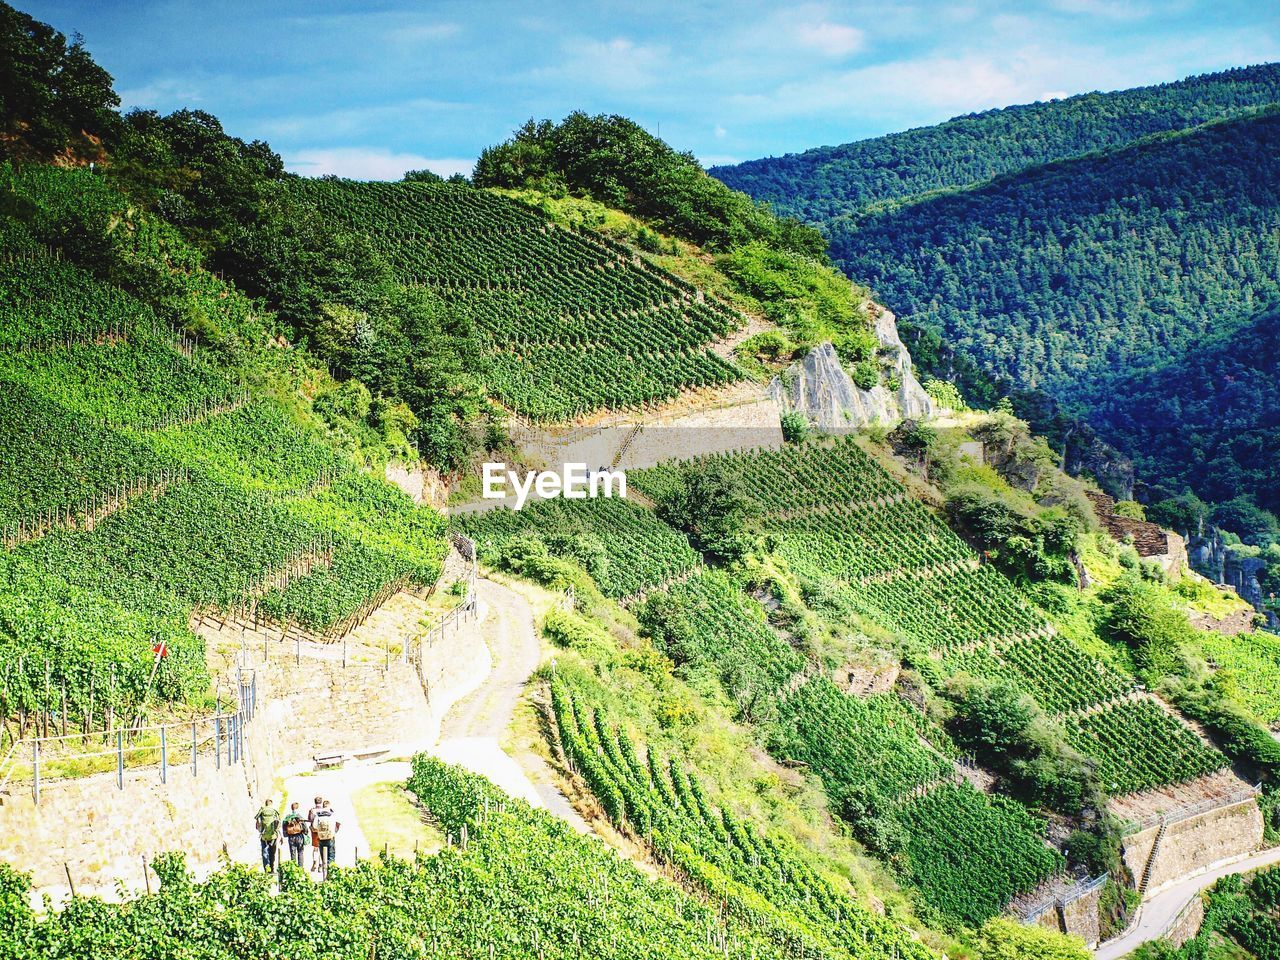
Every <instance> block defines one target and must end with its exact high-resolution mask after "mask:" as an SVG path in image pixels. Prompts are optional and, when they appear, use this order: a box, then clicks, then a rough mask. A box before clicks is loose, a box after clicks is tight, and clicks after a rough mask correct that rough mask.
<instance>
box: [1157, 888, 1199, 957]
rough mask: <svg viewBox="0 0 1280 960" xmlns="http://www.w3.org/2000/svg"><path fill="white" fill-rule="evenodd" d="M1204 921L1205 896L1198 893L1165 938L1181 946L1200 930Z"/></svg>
mask: <svg viewBox="0 0 1280 960" xmlns="http://www.w3.org/2000/svg"><path fill="white" fill-rule="evenodd" d="M1202 923H1204V897H1202V896H1200V895H1199V894H1197V895H1196V896H1195V897H1193V898H1192V899H1191V902H1190V903H1188V904H1187V905H1186V906H1185V907H1183V908H1182V912H1181V913H1180V914H1178V917H1177V919H1176V920H1174V921H1173V925H1172V926H1171V927H1169V930H1168V932H1166V933H1165V935H1164V939H1165V940H1168V941H1170V942H1171V943H1173V945H1174V946H1176V947H1180V946H1182V945H1183V944H1184V943H1186V942H1187V941H1188V940H1190V939H1191V938H1192V937H1194V936H1195V935H1196V934H1197V933H1199V932H1200V925H1201V924H1202Z"/></svg>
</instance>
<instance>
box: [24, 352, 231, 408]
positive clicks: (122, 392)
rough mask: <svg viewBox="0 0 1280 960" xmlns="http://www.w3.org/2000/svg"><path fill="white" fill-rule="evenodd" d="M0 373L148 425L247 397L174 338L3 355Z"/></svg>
mask: <svg viewBox="0 0 1280 960" xmlns="http://www.w3.org/2000/svg"><path fill="white" fill-rule="evenodd" d="M0 377H5V378H7V379H11V380H22V381H23V382H24V383H26V384H28V385H30V386H31V387H33V388H36V389H40V390H44V391H47V392H48V393H51V394H57V396H58V398H59V401H60V402H61V403H63V404H64V405H66V406H67V407H69V408H71V409H72V410H74V411H76V412H77V413H80V414H83V415H84V416H85V417H86V418H87V419H89V420H94V421H98V422H101V423H105V424H109V425H111V426H122V427H139V428H143V429H145V428H148V427H155V426H160V425H162V424H164V423H165V422H166V421H169V420H174V419H179V420H180V419H194V417H185V418H184V417H182V416H181V413H182V411H184V410H189V411H198V410H211V409H217V408H219V407H222V406H229V405H231V404H232V403H233V402H234V401H235V400H236V398H238V397H239V396H240V395H241V394H240V390H239V388H238V387H237V386H236V385H234V384H232V383H231V382H230V381H229V380H228V379H227V377H226V375H225V374H223V373H222V372H221V371H218V370H215V369H213V368H212V367H210V366H208V365H207V364H205V363H203V362H202V361H200V360H196V359H192V358H189V357H186V356H184V355H183V354H182V353H180V352H179V351H178V350H176V349H174V347H173V345H172V343H171V342H170V340H169V338H168V337H167V336H166V337H164V338H162V339H161V338H155V337H144V336H139V337H135V338H132V339H130V340H128V341H124V342H109V343H101V344H98V343H85V344H77V345H74V346H71V347H68V348H66V349H64V350H51V351H42V352H35V353H19V354H13V355H10V356H7V357H4V356H0Z"/></svg>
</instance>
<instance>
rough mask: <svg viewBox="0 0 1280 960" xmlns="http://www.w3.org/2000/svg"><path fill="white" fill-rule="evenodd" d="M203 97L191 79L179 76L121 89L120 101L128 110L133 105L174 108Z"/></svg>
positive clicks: (198, 100)
mask: <svg viewBox="0 0 1280 960" xmlns="http://www.w3.org/2000/svg"><path fill="white" fill-rule="evenodd" d="M203 99H204V97H202V96H201V94H200V91H199V89H198V88H197V87H195V86H193V85H192V84H191V81H190V80H185V79H179V78H177V77H173V78H162V79H159V80H153V81H152V82H151V83H147V84H144V85H142V86H140V87H130V88H129V89H127V90H121V91H120V102H121V104H122V106H123V107H124V109H126V110H128V109H131V108H133V107H143V108H146V109H155V110H172V109H176V108H178V107H184V106H188V105H190V104H193V103H200V102H201V101H202V100H203Z"/></svg>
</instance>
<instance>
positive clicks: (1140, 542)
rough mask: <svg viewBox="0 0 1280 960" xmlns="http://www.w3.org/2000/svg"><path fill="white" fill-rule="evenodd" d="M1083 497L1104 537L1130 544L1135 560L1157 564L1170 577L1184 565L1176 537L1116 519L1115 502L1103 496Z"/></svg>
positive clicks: (1137, 522)
mask: <svg viewBox="0 0 1280 960" xmlns="http://www.w3.org/2000/svg"><path fill="white" fill-rule="evenodd" d="M1084 494H1085V496H1086V497H1088V498H1089V502H1090V503H1092V504H1093V512H1094V513H1095V514H1097V516H1098V521H1099V522H1100V523H1101V524H1102V525H1103V526H1104V527H1105V528H1106V530H1107V533H1109V534H1111V536H1112V537H1113V538H1114V539H1115V540H1118V541H1119V542H1120V543H1132V544H1133V548H1134V549H1135V550H1137V551H1138V556H1140V557H1143V558H1145V559H1149V560H1155V561H1157V562H1158V563H1159V564H1160V565H1161V566H1162V567H1164V569H1165V570H1167V571H1169V572H1170V573H1173V574H1177V573H1178V572H1179V571H1181V570H1182V569H1183V568H1184V567H1186V566H1187V565H1188V563H1187V547H1186V541H1185V540H1183V538H1182V537H1180V536H1179V535H1178V534H1176V533H1174V532H1173V531H1172V530H1165V529H1164V528H1163V527H1161V526H1160V525H1159V524H1155V523H1151V522H1150V521H1149V520H1134V519H1133V518H1132V517H1123V516H1120V515H1119V514H1117V513H1116V501H1115V498H1113V497H1110V496H1108V495H1107V494H1105V493H1099V492H1098V491H1096V490H1086V491H1085V492H1084Z"/></svg>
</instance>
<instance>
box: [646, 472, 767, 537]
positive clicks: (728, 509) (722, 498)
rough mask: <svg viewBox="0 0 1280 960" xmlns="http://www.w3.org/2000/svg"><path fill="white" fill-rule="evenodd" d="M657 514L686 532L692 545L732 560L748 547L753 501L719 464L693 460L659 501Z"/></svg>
mask: <svg viewBox="0 0 1280 960" xmlns="http://www.w3.org/2000/svg"><path fill="white" fill-rule="evenodd" d="M658 510H659V514H660V515H661V516H662V518H663V519H664V520H666V521H667V522H668V523H670V524H671V525H672V526H674V527H677V528H678V529H680V530H683V531H685V532H686V533H687V534H689V536H690V537H691V538H692V540H693V542H694V544H695V545H696V546H697V547H698V548H699V549H700V550H704V551H706V552H707V553H710V554H713V555H714V556H716V557H719V558H720V559H722V560H735V559H737V558H738V557H740V556H742V554H743V553H745V552H746V550H747V549H748V548H749V546H750V539H749V536H748V532H747V527H748V524H749V522H750V520H751V518H752V512H753V507H752V501H751V500H749V499H748V498H747V497H746V496H745V495H744V494H743V493H742V491H741V489H740V488H739V486H738V482H737V479H736V478H735V477H734V476H733V475H732V474H731V473H730V472H729V471H728V470H726V469H725V468H724V467H723V466H722V465H720V464H718V463H695V464H694V465H693V466H691V467H689V469H688V470H686V471H685V472H684V473H683V474H682V475H681V479H680V482H679V483H678V484H676V486H675V487H674V489H672V490H671V491H670V492H669V493H668V494H667V495H666V496H665V497H664V498H663V499H662V501H661V502H660V503H659V505H658Z"/></svg>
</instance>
